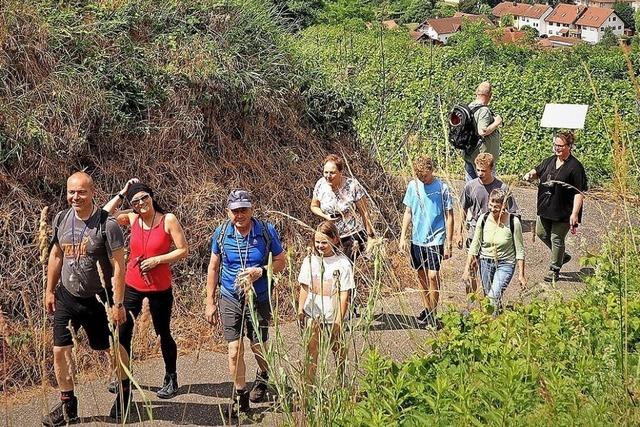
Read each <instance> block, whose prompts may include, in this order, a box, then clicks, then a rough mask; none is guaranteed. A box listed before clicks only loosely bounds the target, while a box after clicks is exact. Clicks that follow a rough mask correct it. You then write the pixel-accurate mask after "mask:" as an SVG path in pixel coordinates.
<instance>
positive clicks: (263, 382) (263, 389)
mask: <svg viewBox="0 0 640 427" xmlns="http://www.w3.org/2000/svg"><path fill="white" fill-rule="evenodd" d="M268 382H269V373H268V372H264V373H262V374H261V373H260V371H256V380H255V381H254V382H253V388H252V389H251V393H249V400H250V401H252V402H253V403H258V402H262V399H264V396H265V394H267V384H268Z"/></svg>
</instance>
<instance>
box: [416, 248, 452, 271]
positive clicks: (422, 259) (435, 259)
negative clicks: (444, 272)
mask: <svg viewBox="0 0 640 427" xmlns="http://www.w3.org/2000/svg"><path fill="white" fill-rule="evenodd" d="M443 256H444V245H434V246H419V245H414V244H413V243H412V244H411V266H412V267H413V268H415V269H416V270H421V269H422V270H432V271H440V263H441V262H442V257H443Z"/></svg>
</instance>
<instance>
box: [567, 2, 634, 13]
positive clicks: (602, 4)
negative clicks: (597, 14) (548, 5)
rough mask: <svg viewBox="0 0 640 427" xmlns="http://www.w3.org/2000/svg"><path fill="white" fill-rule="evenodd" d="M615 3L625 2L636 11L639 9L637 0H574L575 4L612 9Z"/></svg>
mask: <svg viewBox="0 0 640 427" xmlns="http://www.w3.org/2000/svg"><path fill="white" fill-rule="evenodd" d="M616 3H627V4H628V5H629V6H631V7H632V8H633V10H636V11H637V10H638V9H640V1H639V0H576V4H580V5H583V6H588V7H591V6H593V7H601V8H603V9H613V5H614V4H616Z"/></svg>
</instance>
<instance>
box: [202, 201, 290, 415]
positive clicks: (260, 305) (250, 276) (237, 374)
mask: <svg viewBox="0 0 640 427" xmlns="http://www.w3.org/2000/svg"><path fill="white" fill-rule="evenodd" d="M227 216H228V218H229V219H228V221H226V222H224V223H223V224H221V225H219V226H218V227H217V228H216V230H215V232H214V233H213V238H212V243H211V258H210V261H209V268H208V271H207V297H206V309H205V317H206V319H207V321H208V322H210V323H212V324H216V323H217V322H218V319H220V321H221V322H222V329H223V335H224V338H225V340H226V341H227V343H228V355H229V372H230V374H231V378H232V379H233V383H234V393H233V397H232V402H231V405H230V406H229V412H228V415H229V416H230V417H234V418H235V417H237V416H238V415H239V412H244V413H246V412H248V411H249V401H250V400H251V401H252V402H260V401H261V400H262V399H264V396H265V394H266V390H267V382H268V369H267V368H268V366H267V361H266V359H265V358H264V356H263V354H264V351H265V347H264V345H265V343H266V341H267V339H268V331H269V320H270V319H271V301H270V297H271V294H270V284H269V283H268V277H267V270H268V268H269V265H268V264H269V255H270V254H271V259H272V262H271V269H272V271H273V272H274V273H278V272H280V271H282V270H283V269H284V267H285V257H284V251H283V249H282V244H281V242H280V237H279V236H278V232H277V231H276V229H275V227H274V226H273V225H272V224H269V223H267V222H264V221H261V220H259V219H256V218H254V217H253V203H252V197H251V194H250V193H249V192H248V191H245V190H233V191H231V193H229V197H228V198H227ZM218 285H219V286H218ZM218 289H219V292H218ZM218 294H219V295H218ZM245 335H246V336H247V337H248V338H249V340H250V342H251V350H252V351H253V354H254V355H255V358H256V362H257V364H258V372H257V373H256V380H255V381H254V383H253V388H252V390H251V392H248V391H247V390H246V378H245V372H246V365H245V362H244V342H243V340H244V336H245Z"/></svg>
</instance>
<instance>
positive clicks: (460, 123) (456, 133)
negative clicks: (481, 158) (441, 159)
mask: <svg viewBox="0 0 640 427" xmlns="http://www.w3.org/2000/svg"><path fill="white" fill-rule="evenodd" d="M482 107H484V105H476V106H474V107H469V106H468V105H467V104H457V105H455V106H454V107H453V108H452V109H451V112H450V113H449V142H450V143H451V145H453V147H454V148H457V149H459V150H464V151H466V152H469V153H470V152H472V151H473V150H475V149H476V147H477V146H478V145H479V144H480V141H481V140H482V138H480V136H479V135H478V132H477V129H476V121H475V119H474V117H473V115H474V113H475V112H476V111H478V110H479V109H480V108H482Z"/></svg>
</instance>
